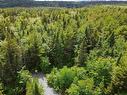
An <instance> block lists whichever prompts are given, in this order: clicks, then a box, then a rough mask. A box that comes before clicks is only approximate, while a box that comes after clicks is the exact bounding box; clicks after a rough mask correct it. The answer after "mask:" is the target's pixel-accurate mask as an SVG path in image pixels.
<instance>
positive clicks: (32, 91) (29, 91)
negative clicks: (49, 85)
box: [26, 79, 44, 95]
mask: <svg viewBox="0 0 127 95" xmlns="http://www.w3.org/2000/svg"><path fill="white" fill-rule="evenodd" d="M26 95H44V93H43V88H42V86H41V85H39V83H38V81H37V79H30V80H29V81H27V84H26Z"/></svg>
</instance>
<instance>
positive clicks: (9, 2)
mask: <svg viewBox="0 0 127 95" xmlns="http://www.w3.org/2000/svg"><path fill="white" fill-rule="evenodd" d="M126 4H127V1H126V0H122V1H120V0H81V1H80V0H79V2H73V1H71V0H69V1H66V0H65V1H64V0H61V1H59V0H56V1H52V0H43V1H37V0H36V1H35V0H0V8H7V7H9V8H10V7H55V8H56V7H64V8H80V7H88V6H93V5H125V6H126Z"/></svg>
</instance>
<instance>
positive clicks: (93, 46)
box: [0, 6, 127, 95]
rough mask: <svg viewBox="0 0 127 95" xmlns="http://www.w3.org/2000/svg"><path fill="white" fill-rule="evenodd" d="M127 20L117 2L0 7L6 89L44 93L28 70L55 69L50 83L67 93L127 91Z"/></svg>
mask: <svg viewBox="0 0 127 95" xmlns="http://www.w3.org/2000/svg"><path fill="white" fill-rule="evenodd" d="M126 18H127V9H126V8H122V7H113V6H96V7H95V6H94V7H89V8H78V9H66V8H64V9H62V8H61V9H56V8H54V9H45V8H43V9H41V8H30V9H27V8H9V9H0V82H1V83H2V90H3V91H2V92H4V93H5V94H7V95H17V94H18V95H23V94H26V92H27V93H28V94H35V93H36V94H37V93H38V95H40V94H39V92H40V90H39V89H40V87H39V85H38V82H37V81H36V80H34V79H32V76H31V75H30V73H29V71H30V72H35V71H40V72H44V73H50V71H51V70H52V68H55V69H53V70H52V71H51V73H50V74H49V75H48V77H47V78H48V83H49V84H50V85H51V86H52V87H53V88H54V89H55V90H57V91H59V92H61V93H62V94H69V95H87V94H88V95H107V94H108V95H109V94H110V95H112V94H113V95H114V94H120V93H126V92H127V88H126V85H127V84H126V83H127V80H126V78H127V77H126V76H127V75H126V73H127V69H126V68H127V66H126V51H127V25H126V24H127V20H126ZM21 68H24V69H25V70H22V69H21ZM27 70H29V71H27ZM26 87H27V91H26Z"/></svg>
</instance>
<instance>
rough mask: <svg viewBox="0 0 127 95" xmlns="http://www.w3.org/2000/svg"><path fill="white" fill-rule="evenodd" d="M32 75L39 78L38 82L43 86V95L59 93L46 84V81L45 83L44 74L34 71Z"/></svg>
mask: <svg viewBox="0 0 127 95" xmlns="http://www.w3.org/2000/svg"><path fill="white" fill-rule="evenodd" d="M33 77H37V78H38V80H39V83H40V84H41V85H42V86H43V88H44V95H59V94H57V93H56V92H55V91H54V90H53V88H51V87H49V86H48V83H47V80H46V78H45V76H44V74H42V73H36V74H33Z"/></svg>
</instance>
